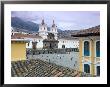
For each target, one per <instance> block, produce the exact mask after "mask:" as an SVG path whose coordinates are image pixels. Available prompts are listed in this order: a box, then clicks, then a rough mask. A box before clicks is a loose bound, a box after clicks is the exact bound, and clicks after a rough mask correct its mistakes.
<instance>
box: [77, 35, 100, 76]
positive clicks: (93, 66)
mask: <svg viewBox="0 0 110 87" xmlns="http://www.w3.org/2000/svg"><path fill="white" fill-rule="evenodd" d="M84 40H85V39H84V38H82V37H80V38H79V61H80V62H79V63H80V64H79V65H80V66H79V70H80V71H83V63H82V61H84V62H88V61H90V62H91V63H92V64H90V67H91V69H90V73H91V74H92V75H95V72H96V71H95V68H96V67H95V65H94V63H95V39H92V40H89V41H90V45H91V46H90V56H89V57H87V56H83V49H84V48H83V41H84ZM83 57H84V58H83ZM83 59H84V60H83ZM97 61H99V62H100V59H99V58H96V62H97Z"/></svg>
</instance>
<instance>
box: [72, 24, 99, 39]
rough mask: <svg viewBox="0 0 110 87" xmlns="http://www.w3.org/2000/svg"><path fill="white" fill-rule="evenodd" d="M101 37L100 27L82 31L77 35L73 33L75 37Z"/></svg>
mask: <svg viewBox="0 0 110 87" xmlns="http://www.w3.org/2000/svg"><path fill="white" fill-rule="evenodd" d="M99 35H100V25H98V26H95V27H91V28H89V29H84V30H80V31H79V32H77V33H73V34H72V35H71V36H73V37H84V36H99Z"/></svg>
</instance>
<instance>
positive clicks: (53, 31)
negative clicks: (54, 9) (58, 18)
mask: <svg viewBox="0 0 110 87" xmlns="http://www.w3.org/2000/svg"><path fill="white" fill-rule="evenodd" d="M50 32H51V33H53V34H54V35H55V39H56V40H57V33H58V32H57V26H56V25H55V21H54V20H53V24H52V26H51V29H50Z"/></svg>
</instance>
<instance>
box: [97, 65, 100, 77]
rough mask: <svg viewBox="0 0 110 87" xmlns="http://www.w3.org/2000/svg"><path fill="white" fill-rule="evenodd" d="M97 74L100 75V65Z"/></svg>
mask: <svg viewBox="0 0 110 87" xmlns="http://www.w3.org/2000/svg"><path fill="white" fill-rule="evenodd" d="M97 76H100V66H97Z"/></svg>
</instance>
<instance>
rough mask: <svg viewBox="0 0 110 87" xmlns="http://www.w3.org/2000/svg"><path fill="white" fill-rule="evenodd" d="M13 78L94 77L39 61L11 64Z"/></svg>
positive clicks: (30, 60)
mask: <svg viewBox="0 0 110 87" xmlns="http://www.w3.org/2000/svg"><path fill="white" fill-rule="evenodd" d="M11 76H12V77H92V75H87V74H85V73H83V72H80V71H77V70H73V69H69V68H67V67H63V66H59V65H56V64H54V63H48V62H46V61H42V60H39V59H29V60H23V61H12V62H11Z"/></svg>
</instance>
